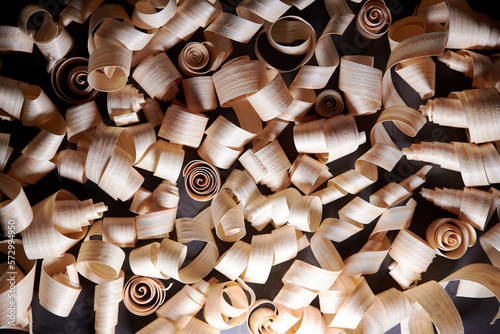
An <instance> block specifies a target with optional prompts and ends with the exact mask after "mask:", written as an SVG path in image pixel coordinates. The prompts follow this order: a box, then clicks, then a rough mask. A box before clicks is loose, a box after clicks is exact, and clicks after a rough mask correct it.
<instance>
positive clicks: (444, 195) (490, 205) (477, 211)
mask: <svg viewBox="0 0 500 334" xmlns="http://www.w3.org/2000/svg"><path fill="white" fill-rule="evenodd" d="M420 193H421V195H422V197H423V198H425V199H427V200H428V201H431V202H433V203H434V205H436V206H439V207H441V208H443V209H445V210H447V211H449V212H451V213H453V214H455V215H458V219H459V220H462V221H464V222H467V223H469V224H470V225H472V226H473V227H474V228H477V229H478V230H481V231H484V229H485V227H486V225H487V223H488V222H489V220H490V218H491V216H492V215H493V212H494V210H495V209H496V208H497V207H498V202H497V200H496V196H495V195H494V194H492V193H491V192H488V191H484V190H480V189H476V188H468V187H465V188H463V189H449V188H434V190H432V189H422V190H421V192H420Z"/></svg>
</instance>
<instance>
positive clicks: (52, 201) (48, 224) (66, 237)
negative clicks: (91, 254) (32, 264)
mask: <svg viewBox="0 0 500 334" xmlns="http://www.w3.org/2000/svg"><path fill="white" fill-rule="evenodd" d="M66 200H70V201H78V198H76V196H74V195H73V194H72V193H70V192H69V191H66V190H59V191H57V192H55V193H54V194H52V195H51V196H49V197H47V198H46V199H44V200H43V201H41V202H39V203H38V204H36V205H35V206H33V219H36V221H37V224H31V225H30V226H29V227H28V228H27V229H25V230H24V231H23V232H22V233H21V235H22V237H23V245H24V250H25V252H26V256H28V258H31V259H40V258H46V257H61V256H62V255H63V254H64V253H65V252H66V251H67V250H68V249H70V248H71V247H72V246H74V245H75V244H76V243H77V242H78V241H80V240H81V239H83V237H84V236H85V234H86V233H87V230H88V226H87V225H89V224H90V220H91V218H92V219H96V218H98V217H99V216H100V214H101V213H102V212H103V211H106V210H107V208H106V207H105V206H104V205H102V203H100V204H95V205H94V204H93V203H92V202H91V201H89V202H88V203H87V204H89V205H85V206H84V205H83V203H82V206H81V207H78V206H75V209H76V210H75V211H74V214H75V215H83V216H81V217H80V218H79V219H77V221H79V222H80V224H83V226H82V225H79V226H78V227H77V228H75V230H73V231H71V232H69V233H68V232H59V230H58V228H57V226H56V219H57V212H56V202H57V201H66ZM84 208H89V209H90V211H87V210H83V209H84ZM89 212H91V213H92V215H91V216H87V214H88V213H89ZM63 217H64V216H63ZM66 217H68V216H66Z"/></svg>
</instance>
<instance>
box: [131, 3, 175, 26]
mask: <svg viewBox="0 0 500 334" xmlns="http://www.w3.org/2000/svg"><path fill="white" fill-rule="evenodd" d="M157 8H159V9H160V10H159V11H157ZM176 9H177V2H176V1H172V0H164V1H154V2H150V1H137V3H136V4H135V7H134V13H133V14H132V23H134V25H135V26H137V27H139V28H142V29H153V28H159V27H161V26H163V25H165V24H166V23H167V22H168V21H169V20H170V19H171V18H172V17H173V16H174V15H175V11H176Z"/></svg>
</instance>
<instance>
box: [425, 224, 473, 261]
mask: <svg viewBox="0 0 500 334" xmlns="http://www.w3.org/2000/svg"><path fill="white" fill-rule="evenodd" d="M425 236H426V240H427V242H428V243H429V245H430V246H431V247H433V248H434V249H436V253H437V254H438V255H441V256H444V257H447V258H449V259H453V260H456V259H458V258H460V257H462V256H463V255H464V254H465V252H466V251H467V248H468V247H472V246H473V245H474V244H475V243H476V240H477V236H476V231H475V230H474V228H473V227H472V226H470V225H469V224H468V223H466V222H463V221H461V220H457V219H452V218H441V219H435V220H434V221H432V222H431V224H430V225H429V226H428V227H427V231H426V233H425Z"/></svg>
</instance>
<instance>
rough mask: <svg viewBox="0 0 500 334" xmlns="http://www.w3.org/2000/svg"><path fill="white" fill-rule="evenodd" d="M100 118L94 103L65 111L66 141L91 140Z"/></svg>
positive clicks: (86, 103) (100, 121)
mask: <svg viewBox="0 0 500 334" xmlns="http://www.w3.org/2000/svg"><path fill="white" fill-rule="evenodd" d="M102 123H103V121H102V117H101V114H100V112H99V108H98V107H97V104H96V103H95V101H89V102H85V103H82V104H78V105H76V106H74V107H71V108H68V109H67V110H66V125H67V132H68V141H70V142H72V143H77V142H78V141H79V140H82V139H85V140H91V139H92V137H93V136H94V133H95V130H96V128H97V126H98V125H99V124H102Z"/></svg>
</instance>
